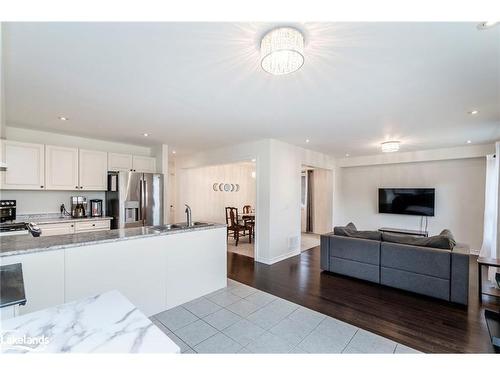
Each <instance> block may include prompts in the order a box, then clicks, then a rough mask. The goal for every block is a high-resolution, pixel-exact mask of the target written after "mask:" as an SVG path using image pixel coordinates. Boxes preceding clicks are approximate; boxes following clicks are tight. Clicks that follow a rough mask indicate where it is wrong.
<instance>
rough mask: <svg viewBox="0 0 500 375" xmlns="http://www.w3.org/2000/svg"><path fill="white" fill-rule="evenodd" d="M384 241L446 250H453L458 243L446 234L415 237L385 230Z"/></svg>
mask: <svg viewBox="0 0 500 375" xmlns="http://www.w3.org/2000/svg"><path fill="white" fill-rule="evenodd" d="M450 234H451V233H450ZM382 241H385V242H393V243H401V244H405V245H411V246H421V247H433V248H436V249H446V250H451V249H453V247H454V246H455V245H456V243H455V240H453V237H451V238H450V237H448V236H445V235H438V236H432V237H415V236H405V235H401V234H393V233H387V232H384V233H382Z"/></svg>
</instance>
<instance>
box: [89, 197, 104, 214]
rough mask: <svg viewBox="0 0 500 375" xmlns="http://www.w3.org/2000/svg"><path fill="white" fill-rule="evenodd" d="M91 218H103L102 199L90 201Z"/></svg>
mask: <svg viewBox="0 0 500 375" xmlns="http://www.w3.org/2000/svg"><path fill="white" fill-rule="evenodd" d="M90 216H92V217H97V216H102V199H91V200H90Z"/></svg>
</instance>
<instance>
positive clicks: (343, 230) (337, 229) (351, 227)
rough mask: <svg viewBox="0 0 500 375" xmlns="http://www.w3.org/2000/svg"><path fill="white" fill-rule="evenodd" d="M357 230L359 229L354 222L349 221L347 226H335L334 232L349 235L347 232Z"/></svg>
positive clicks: (338, 234)
mask: <svg viewBox="0 0 500 375" xmlns="http://www.w3.org/2000/svg"><path fill="white" fill-rule="evenodd" d="M356 231H357V228H356V226H355V225H354V224H353V223H349V224H347V225H346V226H345V227H341V226H338V227H334V228H333V234H335V235H336V236H347V237H349V236H348V235H347V234H346V233H353V232H356Z"/></svg>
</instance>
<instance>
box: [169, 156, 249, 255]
mask: <svg viewBox="0 0 500 375" xmlns="http://www.w3.org/2000/svg"><path fill="white" fill-rule="evenodd" d="M178 182H179V185H178V186H179V190H178V201H179V202H182V203H187V204H188V205H189V206H190V207H191V210H192V215H193V220H195V221H203V222H215V223H225V224H227V225H228V227H229V228H230V230H229V233H228V236H227V251H228V252H232V253H236V254H240V255H243V256H246V257H250V258H255V239H256V234H255V229H256V226H255V216H256V212H255V211H256V189H257V184H256V163H255V161H253V160H249V161H241V162H235V163H230V164H222V165H213V166H206V167H198V168H189V169H184V170H183V171H182V174H181V176H180V177H179V181H178ZM177 206H179V205H177ZM183 207H184V204H182V207H180V208H177V209H176V221H185V214H184V211H183ZM231 212H232V217H231Z"/></svg>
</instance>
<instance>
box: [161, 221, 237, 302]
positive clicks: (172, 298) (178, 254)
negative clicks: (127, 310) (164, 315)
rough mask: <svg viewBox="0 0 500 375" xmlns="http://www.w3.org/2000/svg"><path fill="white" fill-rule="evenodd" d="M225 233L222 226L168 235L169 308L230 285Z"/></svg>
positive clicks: (166, 239) (166, 243)
mask: <svg viewBox="0 0 500 375" xmlns="http://www.w3.org/2000/svg"><path fill="white" fill-rule="evenodd" d="M225 236H226V228H219V229H211V230H203V231H199V232H186V233H179V234H176V235H173V236H165V237H164V238H165V241H164V242H163V248H164V249H165V253H166V255H167V261H166V264H165V269H164V271H163V272H164V273H165V276H166V279H167V280H166V283H167V306H166V308H167V309H170V308H172V307H175V306H178V305H181V304H183V303H186V302H188V301H191V300H193V299H195V298H198V297H200V296H203V295H205V294H208V293H211V292H213V291H214V290H218V289H221V288H224V287H225V286H226V275H227V270H226V265H227V252H226V251H227V243H226V237H225ZM170 249H175V251H170Z"/></svg>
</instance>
